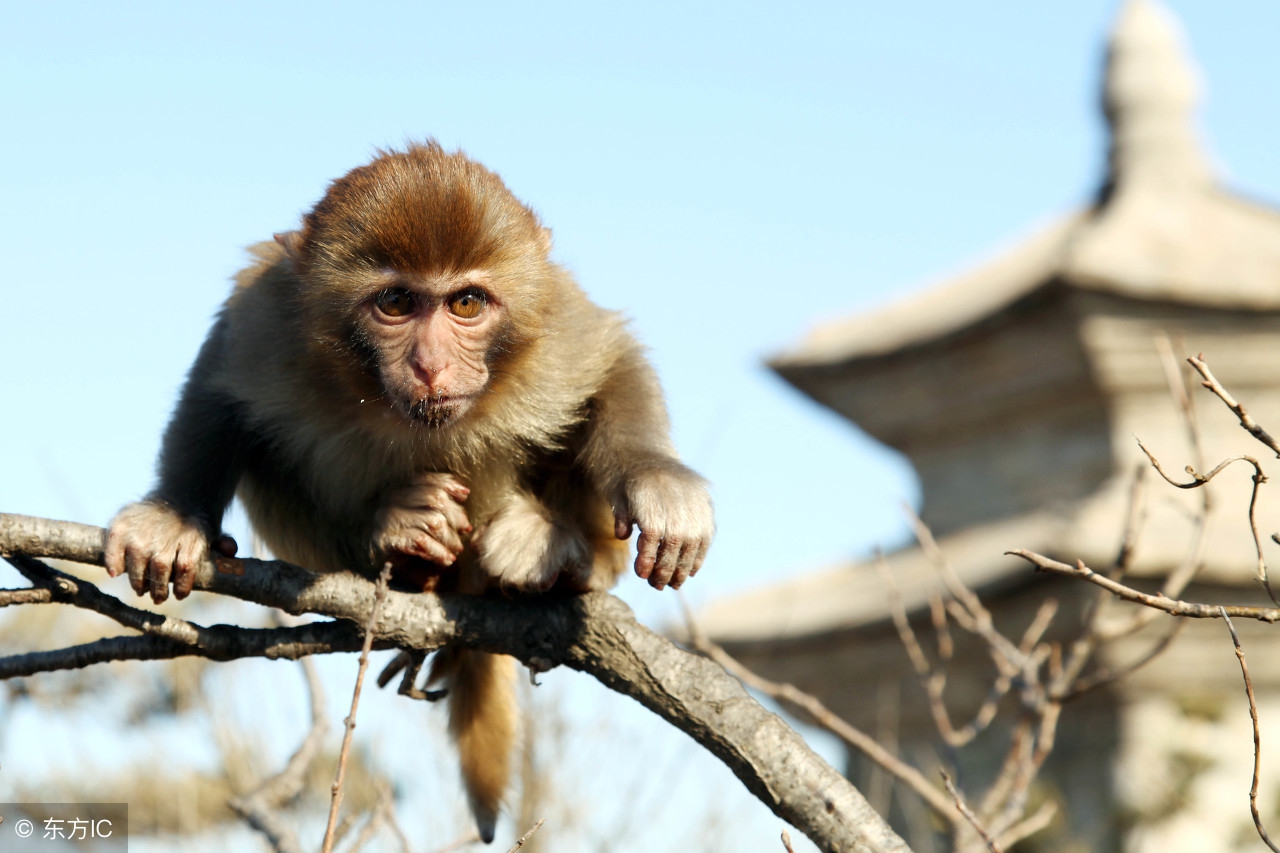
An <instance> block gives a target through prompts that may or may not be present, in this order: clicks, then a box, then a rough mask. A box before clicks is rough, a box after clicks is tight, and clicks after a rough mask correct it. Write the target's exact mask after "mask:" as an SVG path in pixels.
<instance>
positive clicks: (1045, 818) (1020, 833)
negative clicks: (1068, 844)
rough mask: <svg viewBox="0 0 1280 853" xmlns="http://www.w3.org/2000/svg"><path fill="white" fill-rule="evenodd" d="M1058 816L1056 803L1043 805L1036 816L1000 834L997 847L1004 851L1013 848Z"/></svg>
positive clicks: (1036, 812) (1037, 810)
mask: <svg viewBox="0 0 1280 853" xmlns="http://www.w3.org/2000/svg"><path fill="white" fill-rule="evenodd" d="M1057 814H1058V806H1057V804H1056V803H1051V802H1046V803H1042V804H1041V805H1040V808H1038V809H1036V811H1035V814H1033V815H1031V816H1030V817H1028V818H1026V819H1025V820H1021V821H1019V822H1018V823H1016V824H1014V825H1013V826H1011V827H1009V828H1008V829H1006V830H1005V831H1004V832H1002V833H1000V837H999V838H997V839H996V845H997V846H998V847H1000V848H1002V849H1003V848H1006V847H1012V846H1013V845H1014V844H1017V843H1018V842H1019V841H1021V840H1022V839H1024V838H1030V837H1031V836H1033V835H1035V834H1036V833H1037V832H1039V831H1040V830H1042V829H1044V828H1045V827H1047V826H1048V825H1049V824H1050V823H1052V822H1053V819H1054V817H1055V816H1056V815H1057Z"/></svg>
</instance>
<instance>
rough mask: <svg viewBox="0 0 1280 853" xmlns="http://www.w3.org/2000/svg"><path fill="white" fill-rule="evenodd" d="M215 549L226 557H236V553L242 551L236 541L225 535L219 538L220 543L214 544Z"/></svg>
mask: <svg viewBox="0 0 1280 853" xmlns="http://www.w3.org/2000/svg"><path fill="white" fill-rule="evenodd" d="M213 547H214V548H216V549H217V551H218V553H219V554H221V555H222V556H224V557H234V556H235V555H236V552H237V551H239V550H240V546H239V545H237V544H236V540H234V539H232V538H231V537H230V536H228V535H227V534H225V533H223V534H222V535H220V536H219V537H218V541H217V542H216V543H215V544H214V546H213Z"/></svg>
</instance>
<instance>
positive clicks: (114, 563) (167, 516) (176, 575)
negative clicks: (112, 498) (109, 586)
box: [105, 501, 236, 604]
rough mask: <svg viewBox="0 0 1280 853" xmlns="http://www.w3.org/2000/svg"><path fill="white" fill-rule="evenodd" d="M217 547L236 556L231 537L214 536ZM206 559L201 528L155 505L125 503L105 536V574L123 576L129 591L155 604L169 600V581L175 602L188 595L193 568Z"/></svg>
mask: <svg viewBox="0 0 1280 853" xmlns="http://www.w3.org/2000/svg"><path fill="white" fill-rule="evenodd" d="M217 547H218V552H219V553H220V554H222V555H223V556H227V557H234V556H235V555H236V541H235V540H234V539H232V538H231V537H230V536H219V537H218V540H217ZM208 556H209V532H208V531H207V530H206V529H205V527H204V526H203V525H202V524H201V523H200V522H199V521H197V520H196V519H193V518H189V517H187V516H185V515H183V514H182V513H180V512H178V511H177V510H176V509H174V508H173V507H171V506H168V505H166V504H163V503H160V502H158V501H141V502H139V503H135V504H129V505H128V506H127V507H125V508H124V509H122V510H120V512H119V513H117V514H116V517H115V518H114V519H112V520H111V527H110V529H109V530H108V531H107V545H106V560H105V562H106V566H107V573H108V574H109V575H111V576H112V577H116V576H118V575H120V574H122V573H124V572H128V574H129V585H130V586H132V587H133V591H134V592H136V593H137V594H138V595H144V594H146V593H147V592H150V593H151V600H152V601H154V602H155V603H156V604H159V603H160V602H162V601H164V600H165V599H166V598H168V597H169V582H170V580H172V581H173V595H174V597H175V598H180V599H181V598H186V597H187V596H188V595H190V594H191V587H192V585H193V584H194V583H195V579H196V569H197V568H199V566H200V564H201V563H203V562H204V561H205V559H206V558H207V557H208Z"/></svg>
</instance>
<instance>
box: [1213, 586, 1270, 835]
mask: <svg viewBox="0 0 1280 853" xmlns="http://www.w3.org/2000/svg"><path fill="white" fill-rule="evenodd" d="M1220 609H1221V610H1222V618H1223V620H1224V621H1225V622H1226V623H1227V629H1228V630H1229V631H1231V642H1232V644H1233V645H1234V646H1235V647H1236V660H1238V661H1240V674H1241V675H1243V676H1244V692H1245V695H1246V696H1248V697H1249V718H1250V719H1251V720H1253V784H1252V785H1251V786H1250V788H1249V811H1250V812H1251V813H1252V814H1253V825H1254V826H1255V827H1257V828H1258V836H1259V837H1260V838H1261V839H1262V841H1263V843H1265V844H1266V845H1267V846H1268V847H1270V848H1271V850H1272V853H1280V848H1277V847H1276V846H1275V844H1273V843H1272V842H1271V838H1270V836H1268V835H1267V830H1266V827H1264V826H1263V825H1262V816H1261V815H1259V814H1258V776H1259V774H1260V772H1261V770H1262V732H1261V730H1260V729H1259V727H1258V702H1257V700H1256V699H1255V698H1254V696H1253V679H1251V678H1249V665H1248V664H1247V663H1245V659H1244V647H1243V646H1241V645H1240V635H1239V634H1238V633H1236V626H1235V625H1233V624H1232V623H1231V617H1230V616H1228V615H1227V610H1226V608H1225V607H1224V608H1220Z"/></svg>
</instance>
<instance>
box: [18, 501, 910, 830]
mask: <svg viewBox="0 0 1280 853" xmlns="http://www.w3.org/2000/svg"><path fill="white" fill-rule="evenodd" d="M104 535H105V534H104V531H103V530H102V529H101V528H97V527H91V526H88V525H83V524H73V523H69V522H55V521H49V520H47V519H38V518H31V517H27V516H19V515H8V514H0V555H4V556H6V557H8V556H15V555H26V556H28V557H56V558H62V559H68V560H74V561H76V562H82V563H90V564H95V565H101V564H102V547H103V537H104ZM48 571H50V572H53V571H54V570H52V569H49V570H48ZM57 574H58V575H61V573H57ZM63 577H64V578H70V576H69V575H66V576H63ZM71 580H72V581H73V582H74V583H75V584H76V585H77V589H78V590H80V593H81V594H89V593H85V592H84V590H85V589H86V588H87V587H92V584H86V582H84V581H80V580H78V579H71ZM195 588H196V589H197V590H202V591H205V592H213V593H219V594H223V595H228V596H232V597H235V598H239V599H242V600H245V601H250V602H254V603H257V604H262V605H266V606H268V607H278V608H280V609H282V610H285V611H287V612H289V613H293V614H300V613H315V614H319V615H322V616H327V617H331V618H335V619H343V620H348V622H346V623H320V624H318V625H304V626H299V627H298V628H276V629H270V630H269V631H263V630H256V631H255V630H250V629H243V628H234V627H229V626H213V627H210V628H201V627H200V626H196V625H193V624H192V623H182V625H184V626H189V627H190V628H191V630H190V631H188V630H187V629H186V628H185V627H183V628H182V629H181V631H180V632H179V633H180V634H181V635H182V639H175V638H174V637H173V636H172V635H168V632H167V631H166V635H165V636H159V635H157V634H156V633H149V634H147V635H144V636H143V637H127V638H113V639H112V640H109V641H100V643H112V642H117V643H120V644H121V645H120V647H119V648H114V649H113V650H114V651H116V652H118V653H119V654H117V655H116V656H115V657H107V656H106V654H105V651H106V650H105V649H104V648H103V647H101V645H100V644H89V645H90V646H94V647H96V648H95V649H94V652H93V655H91V656H88V657H86V656H85V655H84V652H83V651H81V652H80V653H79V654H78V655H77V656H75V659H76V660H78V661H81V662H80V663H78V665H80V666H84V665H87V664H88V663H93V662H97V661H99V660H109V659H110V660H121V659H136V658H137V657H176V656H178V655H181V654H191V655H205V656H212V655H210V654H209V648H213V649H216V650H217V651H218V652H219V653H220V654H228V653H229V650H230V649H238V648H252V649H255V650H257V651H258V652H259V653H262V654H267V653H268V652H267V649H268V648H270V649H272V650H274V651H276V652H281V651H296V650H300V649H301V648H303V647H305V645H306V643H308V642H311V641H315V640H319V641H320V644H321V645H324V644H328V646H329V647H327V648H321V647H319V646H317V647H314V648H312V649H311V652H310V653H318V652H321V651H339V650H340V651H353V650H358V649H359V648H360V646H361V641H362V631H361V630H360V628H359V627H358V626H359V625H363V624H365V623H366V622H367V621H368V620H369V616H370V614H371V613H372V612H373V607H374V596H375V584H374V582H373V581H371V580H369V579H367V578H363V577H359V576H357V575H354V574H349V573H334V574H325V575H317V574H314V573H312V572H309V571H307V570H306V569H302V568H300V567H298V566H294V565H291V564H289V563H283V562H269V561H262V560H250V559H245V560H239V559H229V558H219V559H218V560H217V561H216V564H215V563H214V562H212V561H210V562H208V563H206V564H205V565H204V566H202V567H200V569H199V570H198V571H197V573H196V579H195ZM93 592H95V593H97V594H98V595H105V594H104V593H101V592H100V591H98V590H97V589H96V588H94V590H93ZM89 595H91V594H89ZM68 603H70V602H68ZM117 604H119V606H120V607H122V608H124V607H128V606H127V605H124V604H123V603H122V602H118V601H117ZM141 612H148V611H141ZM153 615H154V616H155V618H157V619H161V621H162V624H163V622H164V617H160V616H159V615H158V614H153ZM113 618H114V617H113ZM174 621H175V622H178V621H181V620H174ZM352 623H354V624H352ZM140 624H142V625H143V626H144V627H143V630H146V627H145V626H147V625H154V624H155V623H154V622H152V621H150V620H143V621H142V622H141V623H140ZM370 628H371V633H372V634H373V636H374V638H375V640H374V647H375V648H390V647H398V648H405V649H415V650H418V651H432V650H434V649H438V648H440V647H441V646H444V645H446V644H457V645H461V646H464V647H467V648H474V649H478V650H481V651H487V652H494V653H500V654H509V655H513V656H515V657H517V658H519V659H520V660H522V661H524V662H526V663H532V664H533V665H534V666H535V667H537V668H538V669H539V670H544V669H546V668H548V667H549V666H556V665H564V666H568V667H570V668H572V669H576V670H579V671H581V672H585V673H587V674H589V675H592V676H594V677H595V678H596V679H598V680H599V681H600V682H601V683H603V684H604V685H605V686H606V687H609V688H611V689H613V690H615V691H617V692H619V693H622V694H624V695H627V696H630V697H632V698H633V699H635V700H636V701H638V702H640V703H641V704H642V705H644V706H645V707H646V708H648V709H649V710H651V711H653V712H654V713H656V714H658V716H660V717H662V718H663V719H664V720H666V721H667V722H669V723H671V724H672V725H674V726H676V727H677V728H679V729H681V730H682V731H684V732H685V733H687V734H688V735H690V736H691V737H692V738H693V739H694V740H696V741H697V742H698V743H699V744H701V745H702V746H703V747H704V748H706V749H708V750H709V751H710V752H711V753H712V754H714V755H715V756H716V757H717V758H719V759H720V760H721V761H722V762H724V763H725V765H726V766H728V767H729V769H730V770H732V771H733V772H734V774H735V775H737V777H738V778H739V779H740V780H742V783H743V784H744V785H746V786H747V788H748V790H750V791H751V792H752V794H754V795H755V796H756V797H757V798H758V799H759V800H760V801H761V802H763V803H764V804H765V805H767V806H769V808H770V809H772V810H773V812H774V813H775V814H776V815H778V816H779V817H780V818H782V819H783V820H785V821H787V822H788V823H790V824H791V825H792V826H794V827H796V828H797V829H799V830H800V831H802V832H804V833H805V835H807V836H808V837H809V838H810V839H811V840H813V842H814V843H815V844H817V845H818V847H819V848H821V849H823V850H830V851H837V850H838V851H876V853H881V851H883V853H896V851H908V850H909V848H908V847H907V846H906V844H905V843H904V842H903V841H902V840H901V839H900V838H898V836H897V835H895V834H894V832H893V831H892V830H891V829H890V828H889V826H888V824H887V823H886V822H885V821H884V820H883V818H881V817H880V816H879V815H878V814H876V813H875V811H874V810H873V809H872V808H871V807H870V805H869V804H868V803H867V802H866V800H865V799H864V798H863V796H862V795H861V794H860V793H859V792H858V790H857V789H856V788H854V787H853V785H852V784H850V783H849V781H848V780H846V779H845V778H844V777H843V776H841V775H840V774H839V773H837V772H836V771H835V770H834V769H832V768H831V767H830V765H828V764H827V763H826V762H825V761H823V760H822V759H821V758H820V757H819V756H818V755H817V754H816V753H814V752H813V751H812V750H811V749H809V747H808V746H807V745H806V744H805V743H804V740H803V739H802V738H801V737H800V736H799V735H798V734H796V732H795V731H793V730H792V729H791V728H790V727H788V726H787V725H786V723H784V722H783V721H782V720H781V719H780V718H779V717H778V716H777V715H775V714H772V713H770V712H769V711H767V710H765V709H764V708H763V707H761V706H760V704H759V703H757V702H756V701H755V700H754V699H752V698H751V696H750V695H749V694H748V693H747V691H746V690H745V688H743V686H742V685H741V684H740V683H739V682H738V681H737V679H735V678H733V677H731V676H730V675H728V674H727V673H726V672H725V671H724V669H723V668H721V667H720V666H718V665H717V664H715V663H713V662H712V661H709V660H707V659H705V658H702V657H700V656H698V655H694V654H691V653H689V652H686V651H683V650H681V649H679V648H677V647H676V646H674V645H672V644H671V642H669V641H668V640H666V639H665V638H663V637H661V636H659V635H657V634H655V633H654V632H652V631H650V630H649V629H647V628H645V627H644V626H643V625H641V624H639V623H638V622H637V621H636V619H635V616H634V615H633V614H632V613H631V610H630V609H629V608H628V607H627V606H626V605H625V604H623V603H622V602H621V601H619V600H617V599H616V598H614V597H612V596H610V595H606V594H603V593H591V594H587V595H582V596H574V597H556V596H538V597H531V598H524V599H501V598H479V597H468V596H447V597H439V596H436V595H433V594H429V593H418V594H408V593H404V592H396V591H391V592H388V593H387V596H386V600H385V601H384V602H383V604H382V606H381V608H380V610H379V613H378V618H377V619H376V620H375V621H374V622H373V623H372V624H371V625H370ZM224 632H225V633H226V634H228V635H229V636H228V637H225V638H224V637H223V636H222V634H223V633H224ZM308 632H316V633H308ZM186 640H191V641H192V642H190V643H189V644H188V643H186V642H185V641H186ZM126 641H132V642H138V641H144V642H145V643H146V644H149V645H144V646H143V647H142V648H141V649H139V648H136V647H134V646H131V645H129V644H128V643H127V642H126ZM268 641H270V643H275V644H276V645H270V643H269V642H268ZM219 643H222V644H223V645H221V646H219V645H217V644H219ZM79 648H80V649H81V650H83V649H85V647H79ZM70 651H71V650H62V652H63V653H64V654H65V653H69V652H70ZM139 651H141V652H146V654H145V655H140V656H136V655H135V654H132V653H133V652H139ZM306 653H308V652H305V651H304V652H302V654H306ZM44 654H50V653H44ZM53 654H57V653H53ZM232 656H237V655H232ZM280 656H288V655H280ZM31 657H32V656H31V655H22V656H18V658H27V659H30V658H31ZM219 659H225V658H219ZM15 660H16V658H0V676H3V677H13V676H14V675H18V674H30V673H32V672H37V671H40V669H39V668H37V667H32V666H31V664H30V660H28V663H27V665H26V666H25V667H24V668H23V671H22V672H16V671H12V670H13V668H14V666H15V665H14V661H15Z"/></svg>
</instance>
